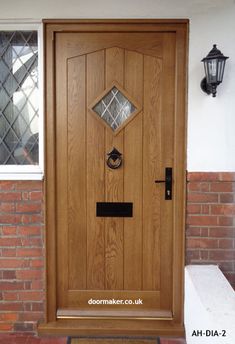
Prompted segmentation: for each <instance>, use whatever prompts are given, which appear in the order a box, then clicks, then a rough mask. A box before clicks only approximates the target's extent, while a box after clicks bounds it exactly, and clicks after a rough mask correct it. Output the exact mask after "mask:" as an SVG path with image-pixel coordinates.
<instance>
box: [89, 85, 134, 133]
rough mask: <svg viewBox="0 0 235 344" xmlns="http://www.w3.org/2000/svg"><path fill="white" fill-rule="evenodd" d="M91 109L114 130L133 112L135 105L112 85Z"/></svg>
mask: <svg viewBox="0 0 235 344" xmlns="http://www.w3.org/2000/svg"><path fill="white" fill-rule="evenodd" d="M92 109H93V111H95V112H96V113H97V115H99V116H100V117H101V118H102V119H103V120H104V121H105V122H106V123H107V124H108V125H109V126H110V127H111V128H112V129H113V130H116V129H117V128H118V127H120V125H122V123H124V122H125V120H126V119H127V118H128V117H130V116H131V114H132V113H133V112H135V110H136V107H135V105H134V104H132V103H131V102H130V101H129V100H128V99H127V98H126V97H125V96H124V94H122V92H121V91H120V90H119V89H118V88H117V87H115V86H114V87H113V88H112V89H111V90H110V91H109V92H108V93H106V94H105V95H104V97H103V98H102V99H101V100H100V101H99V102H98V103H97V104H96V105H95V106H94V107H93V108H92Z"/></svg>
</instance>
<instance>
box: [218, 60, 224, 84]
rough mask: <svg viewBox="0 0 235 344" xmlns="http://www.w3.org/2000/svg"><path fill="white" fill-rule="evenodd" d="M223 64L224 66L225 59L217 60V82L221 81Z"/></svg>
mask: <svg viewBox="0 0 235 344" xmlns="http://www.w3.org/2000/svg"><path fill="white" fill-rule="evenodd" d="M224 66H225V60H224V59H223V60H222V59H221V60H219V61H218V82H219V83H221V82H222V81H223V75H224Z"/></svg>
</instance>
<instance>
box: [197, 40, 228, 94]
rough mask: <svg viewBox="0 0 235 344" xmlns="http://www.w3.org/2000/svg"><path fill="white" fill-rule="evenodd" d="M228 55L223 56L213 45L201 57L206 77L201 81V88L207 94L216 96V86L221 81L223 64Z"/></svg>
mask: <svg viewBox="0 0 235 344" xmlns="http://www.w3.org/2000/svg"><path fill="white" fill-rule="evenodd" d="M227 59H228V57H226V56H224V55H223V54H222V53H221V51H220V50H218V49H217V48H216V44H214V45H213V49H212V50H211V51H210V52H209V54H208V55H207V56H206V57H204V59H202V62H204V69H205V74H206V77H205V78H204V79H202V81H201V89H202V90H203V91H204V92H206V93H207V94H211V93H212V97H215V96H216V88H217V86H218V85H219V84H220V83H221V82H222V81H223V75H224V66H225V62H226V60H227Z"/></svg>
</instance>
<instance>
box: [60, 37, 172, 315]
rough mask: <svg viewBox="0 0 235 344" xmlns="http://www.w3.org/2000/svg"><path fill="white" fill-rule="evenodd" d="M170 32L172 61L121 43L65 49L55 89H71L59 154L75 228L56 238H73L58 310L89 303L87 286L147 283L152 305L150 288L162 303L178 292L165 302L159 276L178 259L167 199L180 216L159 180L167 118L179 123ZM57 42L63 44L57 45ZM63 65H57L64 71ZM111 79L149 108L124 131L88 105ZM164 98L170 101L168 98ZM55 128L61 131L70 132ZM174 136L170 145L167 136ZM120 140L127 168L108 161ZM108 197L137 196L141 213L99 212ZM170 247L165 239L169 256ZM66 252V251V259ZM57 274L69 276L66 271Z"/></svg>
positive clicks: (145, 288) (132, 286)
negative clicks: (76, 52) (167, 86)
mask: <svg viewBox="0 0 235 344" xmlns="http://www.w3.org/2000/svg"><path fill="white" fill-rule="evenodd" d="M79 38H80V37H79ZM86 38H87V36H86ZM167 38H168V40H170V41H171V43H172V45H171V46H170V47H169V49H167V54H168V55H167V56H166V59H165V60H164V62H163V59H160V58H158V57H153V56H149V55H146V54H142V53H139V52H135V51H131V50H127V49H124V48H120V47H112V48H107V49H102V50H98V51H95V52H92V53H89V54H83V55H81V56H77V57H74V56H72V57H70V55H68V53H67V51H66V45H65V44H64V42H63V43H62V45H63V50H64V51H65V54H66V55H65V56H64V60H63V61H61V63H62V64H67V68H66V69H65V75H64V81H65V82H63V80H61V82H60V84H58V89H57V92H58V97H59V96H60V95H61V94H68V107H67V109H68V110H67V118H68V123H67V124H66V126H67V128H68V129H67V130H68V134H67V135H68V136H67V142H64V145H65V147H67V161H66V160H65V161H63V162H60V161H59V162H58V165H59V166H58V169H61V170H62V171H63V170H66V172H64V176H65V175H66V174H67V175H68V185H66V184H67V183H64V188H63V186H61V187H62V189H61V194H59V195H58V196H59V198H61V199H62V198H63V197H64V195H66V194H67V197H68V205H67V211H66V212H65V213H64V216H65V217H66V219H62V221H61V223H63V224H64V223H67V224H68V227H67V233H66V236H65V237H64V231H65V229H63V235H60V232H59V233H58V244H59V242H60V241H63V242H64V240H65V238H66V237H67V245H66V246H67V247H66V248H65V249H66V250H67V252H68V253H67V255H68V259H69V261H68V265H69V268H68V271H67V272H64V271H62V272H61V274H62V277H61V278H62V285H63V288H62V289H61V291H60V293H61V294H63V295H61V296H62V297H61V298H60V299H59V300H58V301H59V308H60V307H66V308H69V307H71V306H72V305H73V306H74V305H77V307H81V302H80V300H79V299H80V298H81V297H82V296H81V295H82V294H84V295H86V293H85V290H94V291H96V290H100V293H99V295H100V297H101V296H102V297H103V298H105V297H106V296H107V293H106V290H112V291H115V290H119V294H120V290H123V293H121V294H120V295H122V294H123V296H124V295H125V292H124V291H125V290H132V291H133V292H135V290H136V291H137V290H142V293H141V295H142V298H143V303H144V307H145V308H146V310H147V309H148V308H149V307H150V302H148V300H147V299H148V297H147V292H148V291H158V294H160V299H161V302H162V304H163V305H164V306H165V305H167V307H168V309H170V304H171V296H170V295H168V298H167V302H164V301H162V300H164V298H165V295H164V294H165V290H167V284H168V281H169V280H168V281H167V280H166V281H165V283H164V281H162V280H161V277H162V276H161V269H163V271H164V270H165V269H166V266H167V264H168V262H169V261H170V260H171V259H172V254H171V252H172V248H171V240H172V223H171V224H170V223H169V224H167V225H166V224H165V222H166V221H169V220H167V219H166V217H165V216H161V215H162V209H161V207H162V205H163V204H166V205H165V207H167V209H166V210H165V211H167V212H168V214H167V217H169V218H172V202H166V201H165V200H164V190H163V189H164V186H163V187H162V186H160V187H159V186H158V185H156V184H155V183H154V182H155V180H156V179H157V178H159V176H161V175H163V172H164V166H165V165H164V163H163V159H166V157H163V150H164V149H165V150H166V152H165V154H167V163H168V164H170V165H169V166H172V164H173V149H174V147H173V140H174V135H173V134H172V136H170V137H169V136H168V135H166V136H164V135H162V130H165V128H164V129H163V128H162V124H163V125H164V126H167V123H166V120H169V121H170V124H169V125H170V127H173V125H172V124H173V123H174V121H173V117H174V111H173V107H172V108H169V100H168V96H166V95H164V96H163V92H164V84H163V82H164V78H165V76H164V75H165V74H167V71H164V70H163V68H168V69H170V67H171V63H172V61H174V40H175V37H174V35H173V34H168V37H167ZM151 39H152V38H150V39H149V40H151ZM73 40H75V37H74V36H73ZM114 41H115V39H114ZM147 41H148V40H147ZM145 44H146V43H145ZM58 49H60V51H62V47H61V46H60V44H59V43H58ZM158 51H159V47H158ZM164 54H166V52H165V51H163V52H162V55H163V56H164ZM167 58H168V59H169V61H167ZM60 67H61V66H60V65H58V72H59V73H61V72H60V71H61V68H60ZM173 81H174V80H172V85H173V84H174V82H173ZM111 84H115V85H118V86H117V88H118V87H119V85H120V86H121V87H122V88H123V89H124V90H125V92H126V95H127V97H128V99H130V100H131V99H136V101H137V99H138V101H139V106H140V107H141V108H142V111H141V112H140V113H138V115H136V116H135V117H134V118H133V119H131V117H130V120H129V119H128V122H127V123H126V125H125V123H124V124H123V127H122V130H120V131H119V132H118V134H117V135H114V133H113V132H112V130H109V128H107V125H106V124H105V123H104V121H103V120H100V119H99V118H98V115H97V114H96V113H92V112H94V111H93V108H89V104H90V103H92V102H93V101H94V99H97V97H99V95H102V94H103V91H104V89H107V88H108V87H109V86H110V85H111ZM172 88H173V86H172ZM164 99H167V103H165V104H166V105H164ZM164 106H165V108H166V107H168V108H167V109H166V111H168V118H169V119H168V118H166V117H167V116H163V110H164ZM61 129H62V127H61ZM167 129H168V127H167ZM170 129H171V128H170ZM63 130H64V128H63ZM169 132H170V133H172V131H169ZM165 134H166V133H165ZM57 135H58V137H60V136H63V132H62V131H60V132H58V133H57ZM166 137H167V143H166V142H164V141H166ZM166 146H167V148H166ZM113 147H115V148H116V149H117V150H118V151H119V152H121V153H122V155H123V158H124V163H123V165H122V166H121V167H120V168H119V169H111V168H109V167H107V165H106V162H105V160H106V157H107V153H108V152H110V151H111V150H112V148H113ZM102 201H103V202H104V201H105V202H132V203H133V217H131V218H125V219H124V218H119V217H107V218H97V217H96V202H102ZM163 207H164V206H163ZM77 209H79V211H77ZM163 211H164V210H163ZM59 222H60V218H59ZM161 231H162V232H167V235H166V234H163V233H161ZM161 236H163V237H164V236H165V240H166V243H161V240H162V237H161ZM164 245H166V246H167V255H165V256H164V255H163V248H162V247H164ZM78 248H79V249H78ZM64 259H65V257H64V255H61V253H60V252H58V263H59V266H60V262H61V263H62V261H64ZM62 264H63V263H62ZM65 264H66V260H65ZM77 266H79V268H78V269H77ZM167 268H168V269H169V278H171V275H172V267H171V266H170V264H168V266H167ZM58 282H59V283H61V279H59V280H58ZM58 287H59V286H58ZM69 290H73V295H76V293H75V294H74V290H77V291H78V292H79V294H78V295H79V296H74V299H72V298H71V294H70V297H69V298H68V292H69ZM87 302H88V299H87V300H85V299H84V303H83V306H82V307H85V308H86V307H88V308H89V309H91V308H92V307H90V306H89V305H87V306H86V305H85V303H87ZM155 307H157V308H159V305H158V306H157V305H156V304H155ZM110 308H111V307H110ZM124 308H125V307H124ZM134 308H136V309H138V307H137V306H133V309H134Z"/></svg>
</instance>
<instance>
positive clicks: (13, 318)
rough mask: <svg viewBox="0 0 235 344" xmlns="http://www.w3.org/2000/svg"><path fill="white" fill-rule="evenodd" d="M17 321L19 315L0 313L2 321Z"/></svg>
mask: <svg viewBox="0 0 235 344" xmlns="http://www.w3.org/2000/svg"><path fill="white" fill-rule="evenodd" d="M17 319H18V314H17V313H0V321H16V320H17Z"/></svg>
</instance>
